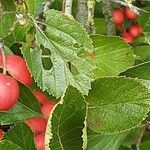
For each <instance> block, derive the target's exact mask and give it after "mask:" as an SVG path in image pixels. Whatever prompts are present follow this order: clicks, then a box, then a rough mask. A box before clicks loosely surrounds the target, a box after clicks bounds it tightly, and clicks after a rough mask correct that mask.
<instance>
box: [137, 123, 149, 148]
mask: <svg viewBox="0 0 150 150" xmlns="http://www.w3.org/2000/svg"><path fill="white" fill-rule="evenodd" d="M148 127H149V122H148V121H146V122H145V123H144V124H143V125H142V131H141V133H140V136H139V138H138V139H137V142H136V149H137V150H140V144H141V141H142V138H143V135H144V133H145V130H146V128H148Z"/></svg>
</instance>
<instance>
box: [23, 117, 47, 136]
mask: <svg viewBox="0 0 150 150" xmlns="http://www.w3.org/2000/svg"><path fill="white" fill-rule="evenodd" d="M25 122H26V124H27V125H28V126H29V127H30V129H31V130H32V132H33V133H34V134H41V133H45V131H46V125H47V120H46V119H45V118H40V117H35V118H32V119H29V120H27V121H25Z"/></svg>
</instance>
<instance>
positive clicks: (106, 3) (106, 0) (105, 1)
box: [102, 0, 116, 35]
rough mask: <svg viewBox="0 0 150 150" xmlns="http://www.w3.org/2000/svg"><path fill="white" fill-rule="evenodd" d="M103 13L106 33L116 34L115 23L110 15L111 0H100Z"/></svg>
mask: <svg viewBox="0 0 150 150" xmlns="http://www.w3.org/2000/svg"><path fill="white" fill-rule="evenodd" d="M102 6H103V14H104V16H105V21H106V26H107V34H108V35H116V30H115V25H114V22H113V17H112V5H111V0H102Z"/></svg>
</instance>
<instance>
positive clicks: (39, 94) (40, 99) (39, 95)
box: [33, 91, 49, 104]
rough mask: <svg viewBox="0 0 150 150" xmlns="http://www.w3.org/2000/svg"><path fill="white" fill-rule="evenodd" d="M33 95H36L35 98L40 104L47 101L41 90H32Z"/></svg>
mask: <svg viewBox="0 0 150 150" xmlns="http://www.w3.org/2000/svg"><path fill="white" fill-rule="evenodd" d="M33 94H34V96H35V97H36V99H37V100H38V102H39V103H40V104H43V103H46V102H48V101H49V100H48V98H47V97H46V95H45V94H44V93H43V92H40V91H33Z"/></svg>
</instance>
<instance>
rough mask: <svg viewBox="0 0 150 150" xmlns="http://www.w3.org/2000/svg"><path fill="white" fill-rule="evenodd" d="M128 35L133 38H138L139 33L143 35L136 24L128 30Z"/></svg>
mask: <svg viewBox="0 0 150 150" xmlns="http://www.w3.org/2000/svg"><path fill="white" fill-rule="evenodd" d="M129 33H130V34H131V35H132V36H133V37H135V38H136V37H138V36H139V35H140V34H141V33H143V30H142V28H141V26H140V25H138V24H135V25H132V26H131V27H130V28H129Z"/></svg>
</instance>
